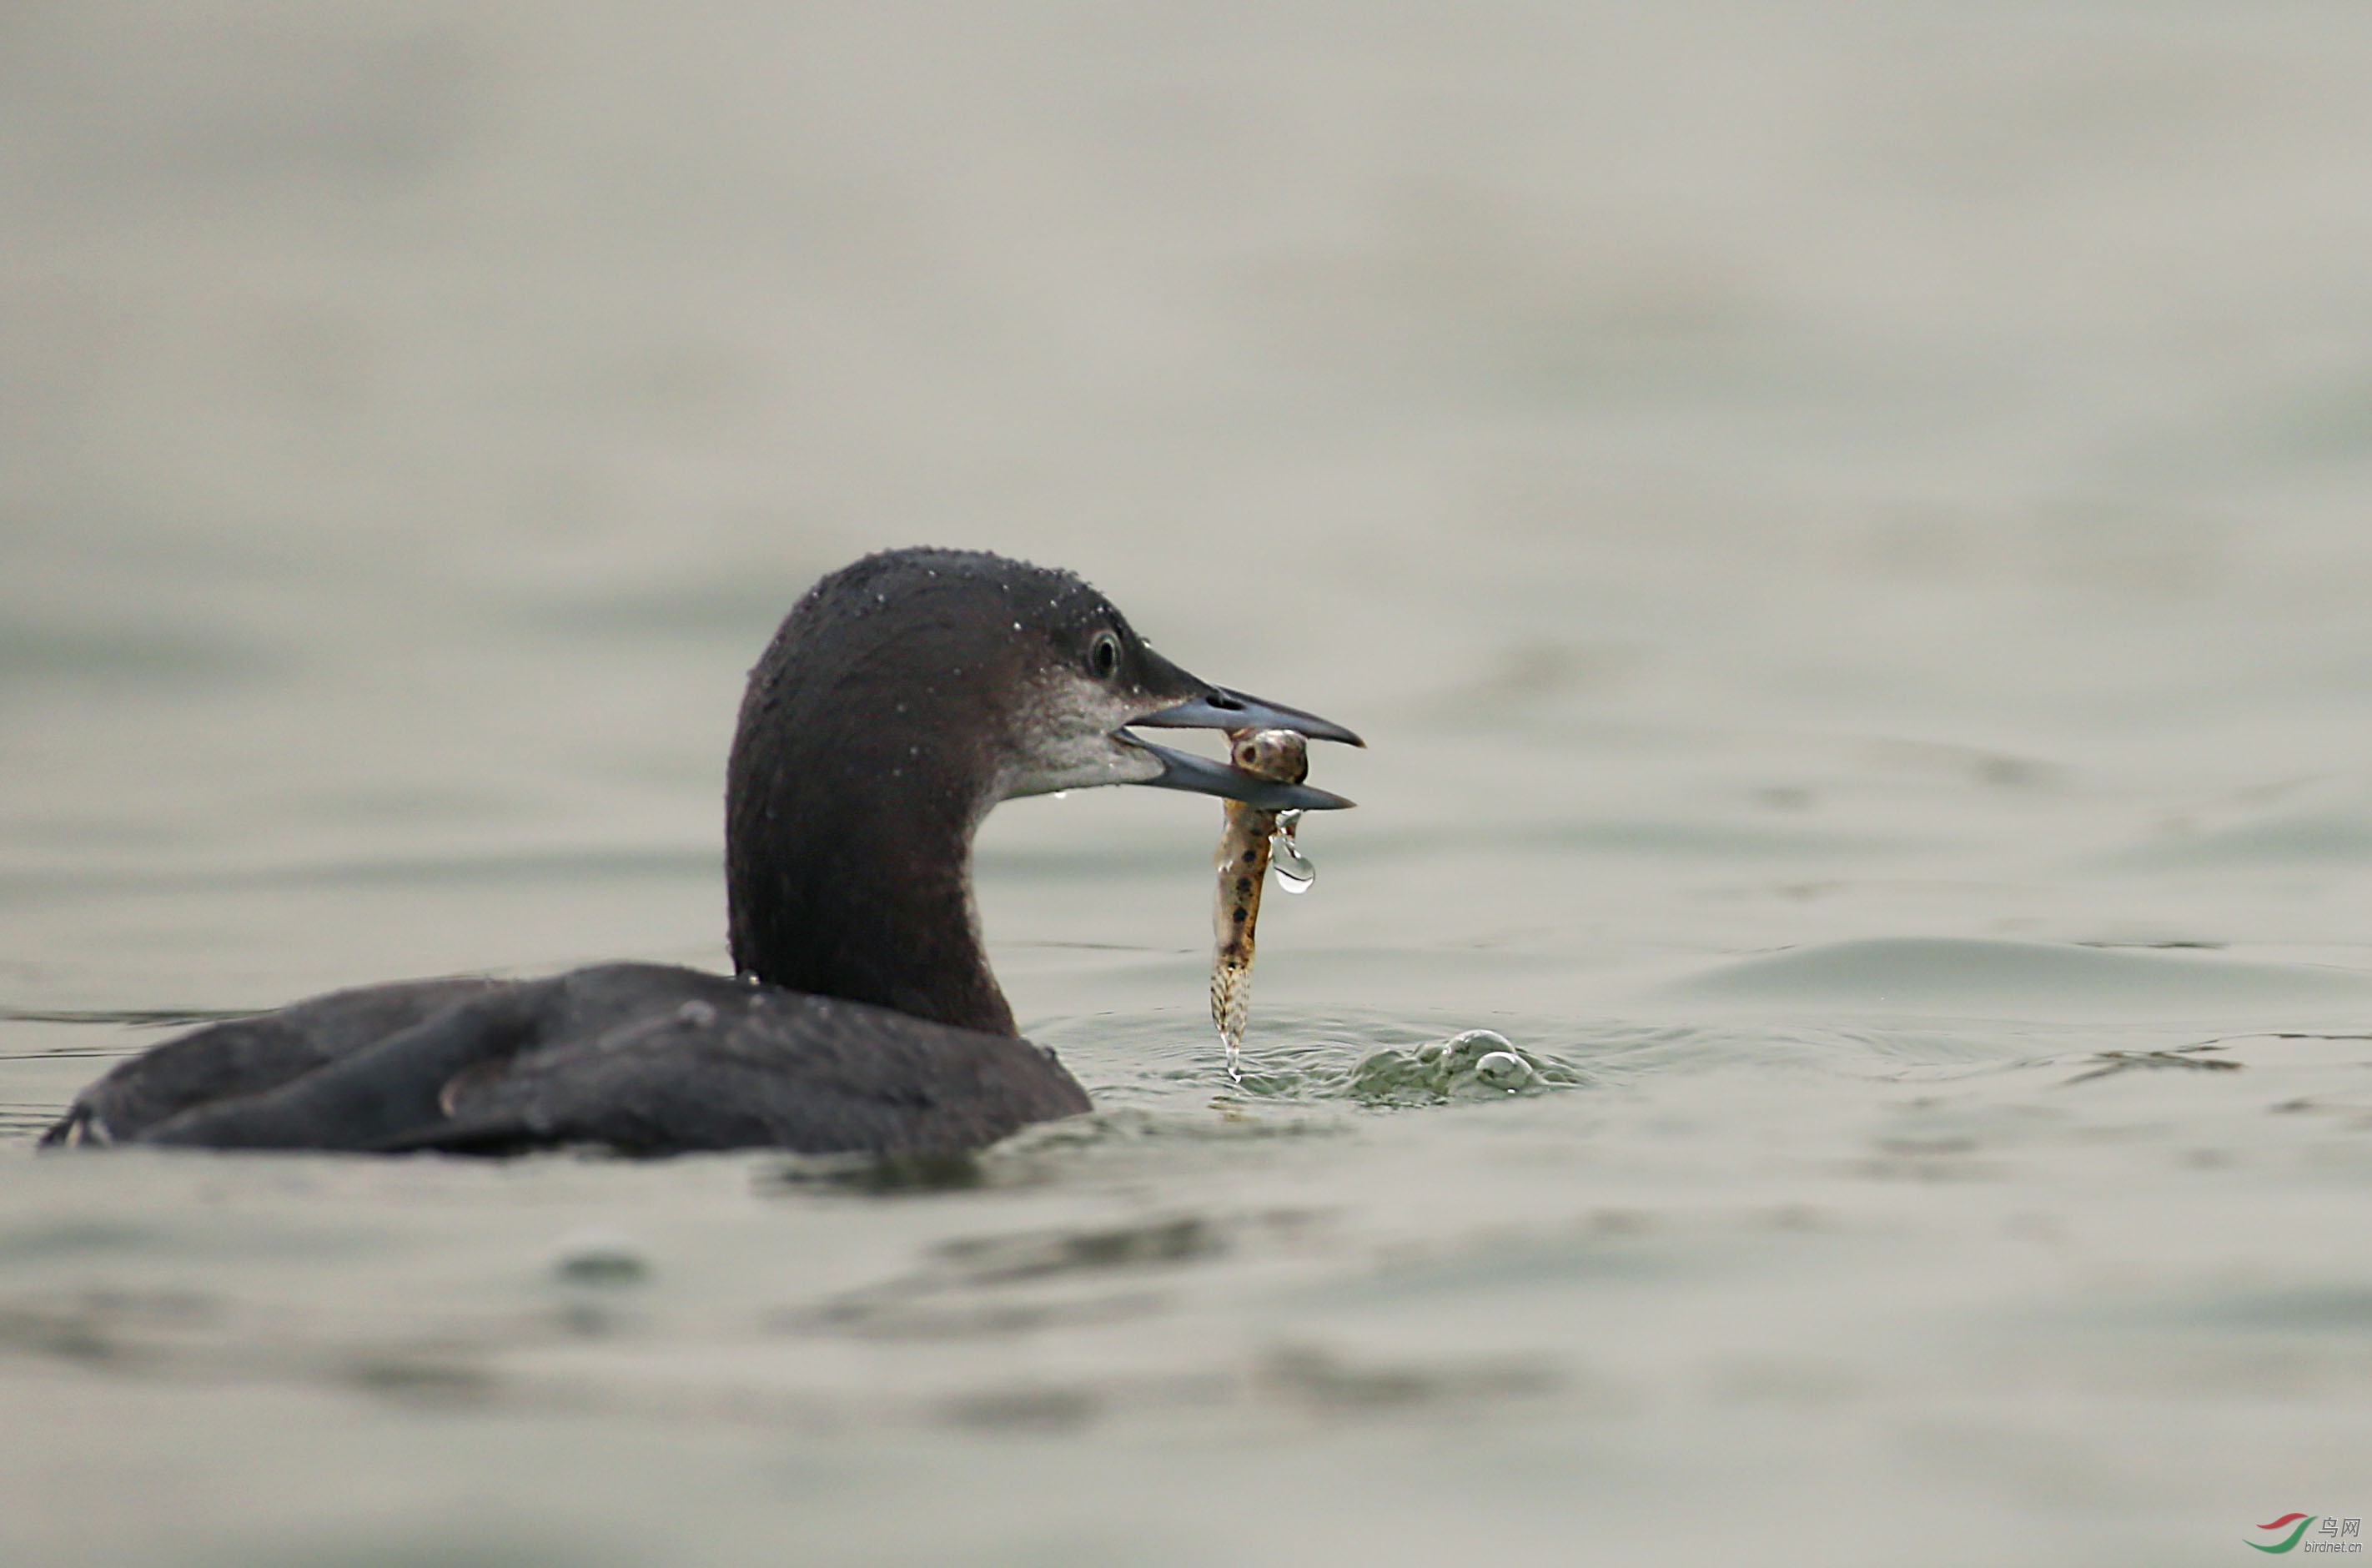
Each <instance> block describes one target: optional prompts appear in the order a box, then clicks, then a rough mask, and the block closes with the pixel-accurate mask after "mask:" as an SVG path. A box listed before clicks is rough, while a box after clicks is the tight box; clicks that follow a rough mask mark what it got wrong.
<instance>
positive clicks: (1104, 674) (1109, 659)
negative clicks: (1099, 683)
mask: <svg viewBox="0 0 2372 1568" xmlns="http://www.w3.org/2000/svg"><path fill="white" fill-rule="evenodd" d="M1118 668H1120V638H1119V636H1118V635H1117V634H1116V633H1110V632H1099V633H1096V636H1095V641H1093V642H1091V643H1089V644H1088V645H1087V673H1088V674H1090V675H1092V676H1094V677H1095V678H1096V679H1098V680H1110V679H1111V677H1112V671H1114V670H1116V669H1118Z"/></svg>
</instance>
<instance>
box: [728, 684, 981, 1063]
mask: <svg viewBox="0 0 2372 1568" xmlns="http://www.w3.org/2000/svg"><path fill="white" fill-rule="evenodd" d="M747 733H748V732H747V730H746V728H745V738H746V736H747ZM822 753H823V755H822V759H821V761H819V762H811V763H807V764H803V765H798V766H786V765H785V764H786V763H787V762H788V761H790V760H789V759H786V758H784V757H782V756H781V755H779V754H773V753H772V752H771V751H770V749H769V748H768V747H767V746H766V745H765V744H764V743H763V742H762V741H760V742H747V743H737V744H736V747H735V751H734V760H733V769H732V774H731V779H730V783H729V784H728V786H727V801H726V882H727V902H728V904H729V906H730V911H731V924H732V940H733V964H734V968H735V969H736V970H738V971H739V972H741V973H743V974H746V975H750V976H753V977H755V978H756V979H758V980H761V981H765V982H767V983H768V984H772V985H781V986H787V987H789V988H791V989H793V990H797V991H805V992H810V993H815V994H817V995H822V996H838V997H844V998H846V999H848V1000H850V1001H854V1002H869V1003H873V1004H875V1005H878V1006H883V1007H894V1008H896V1009H897V1010H898V1011H900V1012H901V1013H906V1014H910V1015H912V1016H915V1017H918V1018H928V1019H931V1020H933V1021H934V1022H937V1023H942V1024H948V1025H952V1026H955V1027H957V1028H970V1029H980V1030H983V1031H984V1032H987V1033H991V1034H1004V1035H1009V1034H1012V1033H1013V1032H1014V1025H1013V1009H1012V1008H1011V1006H1010V1005H1007V1004H1006V1000H1005V993H1003V992H1002V991H1001V990H999V989H998V988H997V983H996V977H995V976H994V974H992V973H991V972H990V971H989V967H988V958H987V955H986V954H985V953H984V952H983V950H982V947H981V939H980V925H979V920H978V916H977V914H976V912H975V911H974V909H973V904H972V893H971V841H972V832H973V830H974V829H975V828H977V827H978V826H979V823H980V819H981V818H982V817H983V816H984V815H985V814H986V811H987V808H988V807H989V806H990V805H992V804H994V795H993V793H991V791H990V790H989V789H988V787H987V785H986V784H985V782H984V781H983V780H980V779H977V778H974V777H971V776H970V773H969V771H968V770H966V769H965V768H963V767H961V766H957V765H950V766H946V767H941V768H921V767H918V766H916V765H915V762H916V759H915V757H914V756H913V754H912V753H910V752H909V751H908V750H907V749H906V748H905V747H904V746H902V745H901V746H897V747H895V748H890V747H887V746H884V745H880V744H871V745H868V744H865V743H863V742H862V741H860V740H857V739H854V738H852V739H851V741H850V742H849V743H848V744H846V745H844V746H838V747H831V748H824V749H822Z"/></svg>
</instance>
